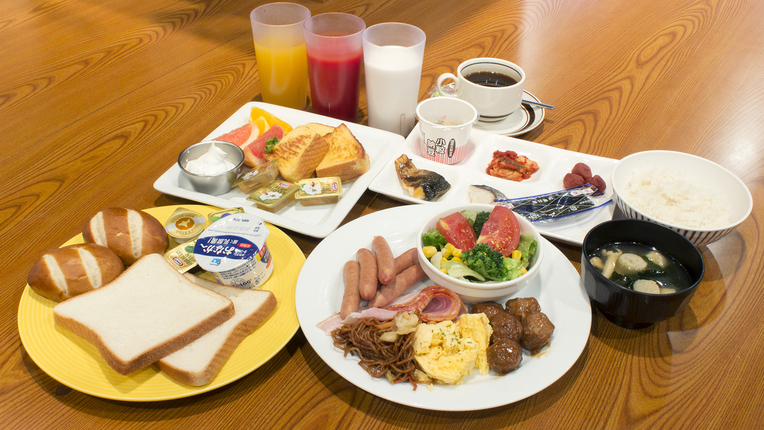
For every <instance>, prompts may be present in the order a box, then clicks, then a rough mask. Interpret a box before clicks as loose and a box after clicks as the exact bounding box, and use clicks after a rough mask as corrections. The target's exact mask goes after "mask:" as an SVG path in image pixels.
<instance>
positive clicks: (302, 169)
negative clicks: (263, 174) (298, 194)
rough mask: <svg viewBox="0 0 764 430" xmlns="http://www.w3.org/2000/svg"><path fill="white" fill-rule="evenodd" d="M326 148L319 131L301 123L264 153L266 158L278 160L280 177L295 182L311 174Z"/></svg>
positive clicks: (327, 146)
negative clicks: (269, 150) (268, 151)
mask: <svg viewBox="0 0 764 430" xmlns="http://www.w3.org/2000/svg"><path fill="white" fill-rule="evenodd" d="M328 150H329V144H328V142H327V141H326V140H325V139H323V138H322V137H321V135H320V134H319V133H317V132H316V131H314V130H312V129H311V128H310V127H308V126H305V125H301V126H299V127H296V128H295V129H293V130H292V131H290V132H289V133H287V134H286V135H285V136H284V138H283V139H281V140H280V141H279V143H277V144H276V146H275V147H273V150H272V151H271V152H270V153H267V154H266V159H267V160H268V161H270V160H274V159H277V160H279V161H278V169H279V173H280V174H281V177H283V178H284V179H286V180H287V181H289V182H297V181H299V180H300V179H306V178H310V177H311V176H313V172H315V171H316V166H318V164H319V163H321V160H323V159H324V156H325V155H326V153H327V151H328Z"/></svg>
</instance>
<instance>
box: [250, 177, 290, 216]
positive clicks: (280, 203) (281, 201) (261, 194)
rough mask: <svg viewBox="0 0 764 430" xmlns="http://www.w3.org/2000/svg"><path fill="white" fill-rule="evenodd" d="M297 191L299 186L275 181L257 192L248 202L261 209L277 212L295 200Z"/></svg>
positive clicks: (251, 195)
mask: <svg viewBox="0 0 764 430" xmlns="http://www.w3.org/2000/svg"><path fill="white" fill-rule="evenodd" d="M296 191H297V186H296V185H295V184H293V183H291V182H286V181H273V182H271V183H270V184H268V185H266V186H264V187H260V188H258V189H257V190H255V192H253V193H252V194H250V196H249V197H247V200H250V201H253V202H255V203H256V204H257V207H258V208H260V209H263V210H267V211H269V212H277V211H279V210H281V208H283V207H284V206H286V205H287V204H289V202H291V201H292V200H294V194H295V192H296Z"/></svg>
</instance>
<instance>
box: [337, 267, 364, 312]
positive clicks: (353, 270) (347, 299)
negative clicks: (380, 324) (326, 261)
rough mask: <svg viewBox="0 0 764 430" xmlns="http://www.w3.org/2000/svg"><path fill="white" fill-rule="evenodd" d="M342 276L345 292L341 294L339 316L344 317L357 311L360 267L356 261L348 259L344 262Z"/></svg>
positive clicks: (359, 300) (359, 296)
mask: <svg viewBox="0 0 764 430" xmlns="http://www.w3.org/2000/svg"><path fill="white" fill-rule="evenodd" d="M342 276H343V278H344V279H345V294H344V295H343V296H342V306H340V316H341V317H342V319H345V317H347V316H348V315H350V314H352V313H353V312H356V311H358V306H359V305H360V303H361V295H360V294H359V292H358V286H359V284H360V282H361V279H360V278H361V268H360V266H359V265H358V262H357V261H355V260H350V261H348V262H347V263H345V268H344V269H343V271H342Z"/></svg>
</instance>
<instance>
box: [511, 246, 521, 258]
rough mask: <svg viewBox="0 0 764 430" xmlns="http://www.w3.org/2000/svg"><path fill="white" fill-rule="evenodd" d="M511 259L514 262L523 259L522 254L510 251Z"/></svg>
mask: <svg viewBox="0 0 764 430" xmlns="http://www.w3.org/2000/svg"><path fill="white" fill-rule="evenodd" d="M512 258H513V259H515V260H519V259H521V258H523V252H522V251H518V250H516V249H515V250H514V251H512Z"/></svg>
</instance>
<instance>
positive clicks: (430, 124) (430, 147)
mask: <svg viewBox="0 0 764 430" xmlns="http://www.w3.org/2000/svg"><path fill="white" fill-rule="evenodd" d="M416 116H417V118H419V133H420V140H419V155H421V156H422V157H424V158H426V159H428V160H433V161H437V162H438V163H444V164H454V163H458V162H460V161H462V160H463V159H464V157H465V156H466V155H467V152H468V149H469V147H468V142H469V138H470V133H471V132H472V124H474V123H475V122H477V117H478V114H477V111H476V110H475V108H474V107H473V106H472V105H471V104H469V103H467V102H465V101H464V100H460V99H457V98H451V97H432V98H429V99H426V100H424V101H422V102H421V103H419V105H417V107H416Z"/></svg>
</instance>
